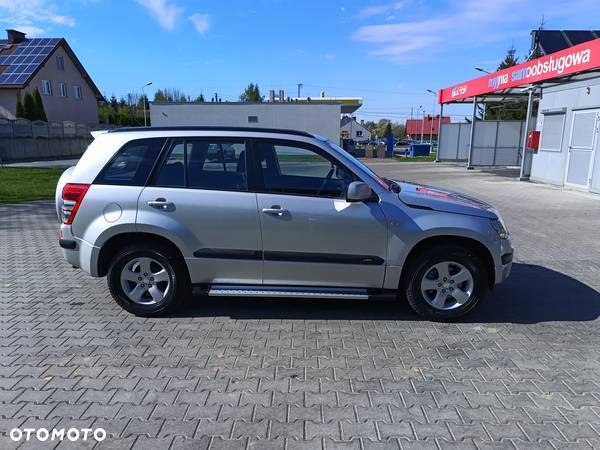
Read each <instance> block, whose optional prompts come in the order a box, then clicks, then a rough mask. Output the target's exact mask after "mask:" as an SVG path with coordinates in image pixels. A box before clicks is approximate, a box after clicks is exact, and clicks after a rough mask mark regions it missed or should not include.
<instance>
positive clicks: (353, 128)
mask: <svg viewBox="0 0 600 450" xmlns="http://www.w3.org/2000/svg"><path fill="white" fill-rule="evenodd" d="M361 122H362V121H361ZM341 129H342V137H343V138H349V139H353V140H354V142H363V141H370V140H371V132H370V131H369V130H368V129H367V128H366V127H365V126H364V125H363V124H362V123H358V122H357V121H356V119H355V118H354V117H351V116H344V117H342V120H341Z"/></svg>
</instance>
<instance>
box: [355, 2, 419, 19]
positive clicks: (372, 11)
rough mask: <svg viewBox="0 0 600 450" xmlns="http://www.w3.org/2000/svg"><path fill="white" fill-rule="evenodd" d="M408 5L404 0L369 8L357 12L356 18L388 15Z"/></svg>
mask: <svg viewBox="0 0 600 450" xmlns="http://www.w3.org/2000/svg"><path fill="white" fill-rule="evenodd" d="M409 3H410V1H408V0H405V1H401V2H394V3H386V4H384V5H376V6H369V7H367V8H363V9H361V10H360V11H359V12H358V14H357V17H358V18H360V19H368V18H369V17H373V16H379V15H381V14H388V13H390V12H392V11H398V10H400V9H402V8H404V7H405V6H406V5H408V4H409Z"/></svg>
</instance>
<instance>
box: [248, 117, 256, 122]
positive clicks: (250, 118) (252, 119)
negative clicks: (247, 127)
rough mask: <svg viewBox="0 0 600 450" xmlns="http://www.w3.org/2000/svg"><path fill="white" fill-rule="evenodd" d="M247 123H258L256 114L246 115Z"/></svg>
mask: <svg viewBox="0 0 600 450" xmlns="http://www.w3.org/2000/svg"><path fill="white" fill-rule="evenodd" d="M248 123H258V116H248Z"/></svg>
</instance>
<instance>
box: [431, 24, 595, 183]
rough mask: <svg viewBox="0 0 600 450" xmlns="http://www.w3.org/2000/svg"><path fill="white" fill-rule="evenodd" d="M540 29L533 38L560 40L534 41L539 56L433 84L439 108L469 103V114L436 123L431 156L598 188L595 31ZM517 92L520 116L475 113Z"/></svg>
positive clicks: (514, 97) (511, 99) (512, 97)
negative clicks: (523, 104) (489, 117)
mask: <svg viewBox="0 0 600 450" xmlns="http://www.w3.org/2000/svg"><path fill="white" fill-rule="evenodd" d="M542 32H545V30H543V31H542ZM538 33H540V32H538ZM547 33H548V35H546V36H543V35H542V36H539V35H538V36H536V38H537V39H538V40H539V42H540V43H541V44H543V43H544V39H546V42H547V43H550V44H553V45H547V47H548V48H551V49H553V50H556V49H557V48H560V46H561V40H560V38H561V37H562V38H563V39H562V47H564V48H562V49H558V50H557V51H554V52H551V53H548V52H547V51H544V47H543V45H541V44H540V49H541V50H542V51H541V52H540V53H541V54H542V56H540V57H539V58H536V59H533V60H531V61H527V62H525V63H523V64H518V65H516V66H513V67H510V68H508V69H504V70H501V71H498V72H495V73H491V74H487V75H484V76H482V77H478V78H476V79H473V80H470V81H466V82H464V83H460V84H457V85H454V86H450V87H448V88H446V89H442V90H440V92H439V102H440V104H441V106H442V110H443V107H444V105H448V104H452V103H472V104H473V114H472V118H471V120H470V123H468V122H467V123H466V124H465V125H466V126H464V127H462V128H463V129H460V128H458V131H457V130H454V129H453V128H451V126H454V127H455V128H456V126H455V124H442V125H441V127H440V152H439V156H438V159H440V160H453V159H454V160H456V159H464V160H466V161H467V166H468V167H469V168H472V167H475V166H480V165H481V166H493V165H518V166H519V167H520V176H521V179H524V180H528V179H529V180H533V181H539V182H544V183H549V184H553V185H557V186H567V187H571V188H576V189H581V190H585V191H590V192H594V193H600V38H599V36H600V34H599V33H598V32H580V31H577V32H565V31H549V32H547ZM568 33H578V34H577V35H575V36H576V37H578V38H579V40H583V42H580V43H577V44H574V43H573V41H575V39H569V38H568ZM581 33H588V36H589V37H588V39H590V40H585V39H584V38H582V36H583V35H582V34H581ZM524 98H526V99H527V101H528V108H527V115H526V120H525V121H523V122H522V123H519V122H517V123H512V122H507V123H503V121H498V122H499V123H498V124H495V125H493V126H487V125H489V124H488V123H487V122H491V121H483V120H479V119H478V118H477V114H476V111H477V106H478V105H480V104H483V105H485V104H486V103H488V102H496V103H497V102H507V103H510V102H515V101H523V99H524ZM535 102H537V104H538V105H537V106H538V107H537V115H534V114H533V111H534V108H533V105H534V103H535ZM484 107H485V106H484ZM459 127H460V126H459ZM509 141H510V145H508V146H498V142H509ZM492 152H493V158H492V156H491V154H492ZM511 152H512V153H511ZM455 155H456V156H455ZM507 161H510V162H509V163H508V164H507Z"/></svg>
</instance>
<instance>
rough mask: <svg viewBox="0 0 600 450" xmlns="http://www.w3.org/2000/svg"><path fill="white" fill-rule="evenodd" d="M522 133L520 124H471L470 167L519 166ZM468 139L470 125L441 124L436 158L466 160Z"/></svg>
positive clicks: (486, 121) (489, 121)
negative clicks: (471, 146) (471, 147)
mask: <svg viewBox="0 0 600 450" xmlns="http://www.w3.org/2000/svg"><path fill="white" fill-rule="evenodd" d="M524 133H525V122H524V121H518V120H515V121H503V120H482V121H475V129H474V133H473V151H472V154H471V165H472V166H518V165H520V163H521V145H522V143H523V135H524ZM470 139H471V124H470V123H468V122H459V123H446V124H442V133H441V139H440V146H439V150H438V152H439V154H438V159H440V160H441V161H467V160H468V159H469V144H470V142H469V141H470Z"/></svg>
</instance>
